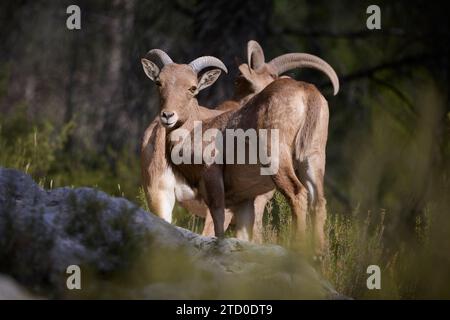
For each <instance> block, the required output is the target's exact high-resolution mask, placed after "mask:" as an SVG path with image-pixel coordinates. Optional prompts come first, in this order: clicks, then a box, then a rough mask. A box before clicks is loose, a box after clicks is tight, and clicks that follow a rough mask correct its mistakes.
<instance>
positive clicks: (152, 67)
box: [141, 58, 160, 81]
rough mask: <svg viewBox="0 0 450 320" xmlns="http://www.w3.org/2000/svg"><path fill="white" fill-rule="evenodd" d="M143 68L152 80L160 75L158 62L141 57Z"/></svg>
mask: <svg viewBox="0 0 450 320" xmlns="http://www.w3.org/2000/svg"><path fill="white" fill-rule="evenodd" d="M141 63H142V68H144V72H145V74H146V75H147V77H149V78H150V79H151V80H152V81H155V80H156V79H157V78H158V75H159V71H160V70H159V68H158V66H157V65H156V64H154V63H153V62H151V61H150V60H148V59H145V58H143V59H141Z"/></svg>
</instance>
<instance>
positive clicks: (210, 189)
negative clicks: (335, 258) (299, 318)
mask: <svg viewBox="0 0 450 320" xmlns="http://www.w3.org/2000/svg"><path fill="white" fill-rule="evenodd" d="M155 52H158V53H159V55H157V56H155V54H154V53H155ZM152 53H153V54H152ZM160 56H161V51H160V50H158V51H155V50H151V51H150V53H149V55H147V58H144V59H142V63H143V67H144V70H145V72H146V74H147V75H148V76H149V78H151V79H152V80H154V81H155V82H157V84H158V85H160V86H161V89H160V95H161V105H160V108H161V116H160V119H161V122H162V124H163V125H164V126H165V127H166V129H167V130H168V131H169V132H171V135H173V134H174V133H175V132H177V130H180V129H188V130H190V131H192V130H193V129H194V125H195V123H194V121H195V120H203V123H204V125H203V128H202V130H203V131H202V132H205V131H207V130H208V129H210V128H214V129H216V130H217V129H218V130H221V131H225V130H226V129H233V128H234V129H238V128H239V129H244V130H246V129H250V128H254V129H258V130H259V129H269V130H270V129H279V130H280V131H281V134H280V142H279V145H278V146H272V145H271V144H270V143H269V144H268V145H267V151H268V152H270V153H272V151H273V150H274V148H276V147H278V148H279V152H280V156H279V163H278V164H279V170H278V172H276V173H273V174H272V176H261V175H259V174H258V172H257V171H256V170H257V169H258V168H259V167H260V165H261V163H258V164H257V165H256V166H255V165H234V164H231V165H229V164H227V165H225V166H224V165H221V164H210V165H205V164H202V165H200V166H199V165H183V164H181V165H176V166H175V167H176V170H177V171H178V172H179V173H180V174H181V175H182V176H183V177H184V178H185V181H187V183H188V184H189V185H190V186H196V187H198V192H199V193H200V194H201V196H202V198H203V199H204V200H205V201H206V203H207V205H208V207H209V209H210V211H211V213H212V218H213V220H214V231H215V234H216V235H217V236H222V235H223V232H224V210H225V207H229V208H234V210H233V211H235V212H237V213H236V218H237V219H238V220H243V222H242V225H243V226H244V227H243V228H245V231H246V233H247V234H251V228H252V227H253V221H254V205H253V202H254V199H255V197H256V196H258V195H260V194H263V193H265V192H269V191H271V190H272V189H274V187H278V188H279V189H280V190H281V192H282V193H283V194H284V195H285V196H286V198H287V199H288V201H289V203H290V205H291V208H292V210H293V218H294V220H295V221H296V225H297V230H298V234H299V236H300V237H301V238H303V236H304V234H305V231H306V209H307V188H308V189H309V194H310V199H311V202H312V203H313V206H314V213H315V219H314V231H315V235H316V236H315V239H316V246H317V248H318V251H321V250H322V249H323V247H324V245H325V238H324V235H323V224H324V222H325V218H326V210H325V198H324V196H323V186H322V184H323V173H324V165H325V145H326V139H327V128H328V105H327V102H326V100H325V98H323V96H322V95H321V94H320V92H319V91H318V90H317V89H316V88H315V87H314V86H313V85H310V84H306V83H303V82H297V81H295V80H292V79H279V80H277V81H275V82H273V83H272V84H270V85H269V86H268V87H267V88H265V89H264V90H263V91H262V92H261V93H259V94H258V95H256V96H255V97H254V98H252V99H250V100H249V102H248V103H247V104H245V106H243V107H242V108H240V109H238V110H237V111H236V110H234V111H230V112H226V113H223V114H220V115H218V116H216V117H213V118H205V117H204V116H203V115H202V110H201V109H200V108H199V106H198V103H197V100H196V98H195V94H196V93H197V92H198V91H199V90H201V89H203V88H205V87H207V86H209V85H211V84H212V83H213V82H214V81H215V80H216V79H217V78H218V76H219V75H220V70H218V69H215V70H211V71H208V72H207V73H205V74H204V75H203V76H202V77H201V78H200V80H199V81H197V76H196V71H198V70H199V68H195V67H192V63H191V64H190V66H191V68H190V67H189V66H187V65H178V64H175V63H173V62H172V61H171V60H170V58H168V56H167V55H166V54H165V53H164V57H166V59H165V61H164V59H161V58H160ZM155 58H159V59H160V60H159V61H160V62H162V66H163V68H162V70H161V68H160V67H158V66H157V65H156V64H155V62H154V61H155V60H156V61H158V59H155ZM305 58H311V57H309V56H308V55H304V54H288V55H283V56H281V57H278V58H276V59H274V60H272V61H271V62H270V63H268V64H262V66H258V63H260V61H255V64H256V65H257V66H258V68H256V70H260V68H263V69H262V70H263V71H266V78H269V77H271V78H272V81H273V79H275V78H276V77H277V76H278V74H281V73H283V72H284V71H286V70H288V69H291V68H293V67H297V66H299V65H302V59H303V60H304V59H305ZM313 58H314V59H312V60H311V61H312V62H311V61H309V62H310V63H309V64H310V65H313V66H314V62H317V61H318V60H320V59H318V58H317V57H313ZM199 59H203V60H202V61H207V60H208V63H211V62H213V61H214V63H213V64H212V65H213V66H216V67H219V68H221V69H222V70H226V68H225V66H224V65H223V64H220V63H219V62H220V61H218V60H217V59H215V60H211V59H214V58H211V57H208V58H206V57H202V58H199ZM319 62H320V64H319V65H317V66H315V67H317V68H318V69H320V70H322V71H325V72H326V73H327V74H328V75H329V77H330V78H331V80H332V82H333V85H334V86H335V93H337V88H338V82H337V76H336V74H335V73H334V71H333V69H332V68H331V67H330V66H329V65H328V64H326V63H325V62H324V61H323V60H320V61H319ZM262 63H264V60H262ZM260 64H261V63H260ZM206 65H207V64H205V63H203V65H201V67H202V68H204V67H205V66H206ZM240 70H241V72H242V75H243V78H242V79H245V80H247V83H244V82H241V85H247V86H248V85H249V84H251V85H252V87H253V88H256V90H255V91H257V90H258V87H256V86H255V85H254V84H252V83H251V82H250V81H248V79H249V76H251V74H252V72H251V71H249V72H248V73H246V71H247V70H246V69H245V68H244V67H242V66H241V67H240ZM249 70H250V68H249ZM261 74H262V73H258V76H261ZM197 83H198V88H197ZM238 85H239V84H238ZM187 91H189V92H190V94H189V93H184V92H187ZM190 131H189V132H190ZM168 147H173V144H171V143H170V142H169V144H168ZM194 149H195V146H194ZM247 149H248V148H247ZM246 152H247V153H248V152H249V150H246ZM224 168H225V170H224ZM295 171H297V174H298V177H297V175H296V172H295ZM249 176H251V181H250V180H249ZM191 190H192V189H191Z"/></svg>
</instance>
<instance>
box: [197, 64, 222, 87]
mask: <svg viewBox="0 0 450 320" xmlns="http://www.w3.org/2000/svg"><path fill="white" fill-rule="evenodd" d="M221 73H222V71H221V70H220V69H213V70H209V71H207V72H205V73H204V74H203V75H202V77H201V78H200V80H199V81H198V86H197V92H199V91H201V90H203V89H205V88H208V87H209V86H210V85H212V84H213V83H214V82H216V80H217V79H218V78H219V76H220V74H221Z"/></svg>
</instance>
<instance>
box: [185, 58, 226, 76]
mask: <svg viewBox="0 0 450 320" xmlns="http://www.w3.org/2000/svg"><path fill="white" fill-rule="evenodd" d="M189 65H190V66H191V68H192V69H193V70H194V71H195V73H199V72H200V71H202V70H203V69H205V68H208V67H217V68H220V69H222V70H223V71H224V72H225V73H228V70H227V67H225V65H224V64H223V62H222V61H220V60H219V59H217V58H216V57H211V56H203V57H199V58H197V59H195V60H193V61H192V62H190V63H189Z"/></svg>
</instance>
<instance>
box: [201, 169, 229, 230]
mask: <svg viewBox="0 0 450 320" xmlns="http://www.w3.org/2000/svg"><path fill="white" fill-rule="evenodd" d="M200 192H201V193H202V196H203V198H204V199H205V202H206V204H207V206H208V208H209V211H210V212H211V217H212V220H213V223H214V235H215V236H216V237H219V238H222V237H223V236H224V230H225V226H224V223H225V190H224V184H223V176H222V167H221V166H216V165H213V166H211V167H208V168H206V169H205V171H204V174H203V177H202V181H201V184H200Z"/></svg>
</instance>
